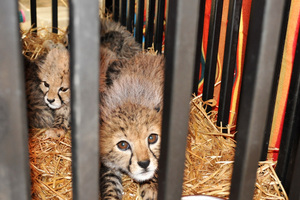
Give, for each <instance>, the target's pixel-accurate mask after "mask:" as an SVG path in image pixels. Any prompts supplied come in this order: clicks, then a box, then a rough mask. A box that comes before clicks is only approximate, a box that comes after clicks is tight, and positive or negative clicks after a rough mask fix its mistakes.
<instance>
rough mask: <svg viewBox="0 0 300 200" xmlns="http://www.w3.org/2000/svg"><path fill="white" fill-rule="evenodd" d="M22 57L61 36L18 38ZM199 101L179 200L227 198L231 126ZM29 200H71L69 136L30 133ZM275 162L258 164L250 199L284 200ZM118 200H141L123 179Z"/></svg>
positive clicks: (62, 39) (192, 115) (134, 185)
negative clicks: (201, 196) (182, 199)
mask: <svg viewBox="0 0 300 200" xmlns="http://www.w3.org/2000/svg"><path fill="white" fill-rule="evenodd" d="M22 38H23V54H25V55H26V56H27V57H28V58H30V59H31V60H34V59H35V58H37V57H38V56H39V55H42V54H43V53H45V49H44V48H43V46H42V44H43V42H44V41H45V40H53V41H54V42H61V43H64V42H65V36H64V35H59V36H57V35H56V34H52V33H49V32H47V31H46V32H45V33H44V34H43V35H39V36H37V35H36V34H35V33H33V32H32V31H29V32H26V33H23V37H22ZM214 104H215V103H214V101H209V102H205V103H203V102H202V100H201V98H200V97H195V98H194V99H192V100H191V102H190V107H191V110H190V121H189V134H188V143H187V149H186V161H185V173H184V183H183V195H184V196H187V195H198V194H205V195H212V196H217V197H222V198H225V199H228V197H229V191H230V180H231V175H232V167H233V162H234V150H235V146H236V142H235V140H234V135H235V133H232V131H231V130H233V129H234V127H227V129H228V131H226V132H228V133H223V132H222V129H221V128H219V127H217V126H216V115H217V112H215V111H212V112H210V113H208V114H207V113H206V111H205V107H206V106H207V105H210V106H214ZM29 153H30V168H31V182H32V199H54V200H55V199H59V200H62V199H72V173H71V136H70V131H69V132H68V134H66V136H65V137H63V138H60V139H53V138H52V139H51V138H47V137H46V136H45V129H42V130H38V129H32V130H30V134H29ZM275 164H276V163H275V162H272V161H266V162H260V163H259V166H258V170H257V182H256V185H255V197H254V199H256V200H260V199H288V197H287V195H286V193H285V191H284V189H283V187H282V185H281V183H280V181H279V179H278V177H277V175H276V173H275V171H274V167H275ZM123 185H124V197H123V199H125V200H127V199H141V198H140V197H139V195H138V194H139V186H138V184H137V183H136V182H135V181H133V180H132V179H130V178H129V177H127V176H125V175H124V177H123Z"/></svg>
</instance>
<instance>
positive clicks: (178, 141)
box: [158, 0, 200, 200]
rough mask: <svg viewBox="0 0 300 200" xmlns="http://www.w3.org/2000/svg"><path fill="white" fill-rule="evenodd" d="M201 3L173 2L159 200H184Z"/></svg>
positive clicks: (170, 21) (191, 0)
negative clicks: (187, 146) (184, 177)
mask: <svg viewBox="0 0 300 200" xmlns="http://www.w3.org/2000/svg"><path fill="white" fill-rule="evenodd" d="M199 3H200V2H199V1H198V0H190V1H189V3H186V2H185V1H181V0H173V1H170V2H169V14H168V15H169V16H168V19H169V20H168V24H167V32H166V51H165V58H166V71H165V92H164V112H163V125H162V141H161V155H160V159H159V175H158V181H159V185H158V187H159V190H158V199H164V200H174V199H180V197H181V193H182V182H183V171H184V160H185V147H186V137H187V133H188V119H189V101H190V97H191V92H192V78H193V72H194V66H195V63H194V57H195V53H196V43H195V42H194V41H196V37H197V24H198V22H197V20H198V12H199V9H198V8H199ZM187 21H188V22H189V23H186V22H187Z"/></svg>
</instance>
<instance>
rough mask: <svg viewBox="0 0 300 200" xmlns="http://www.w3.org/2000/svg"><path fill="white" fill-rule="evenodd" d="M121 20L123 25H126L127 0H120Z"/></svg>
mask: <svg viewBox="0 0 300 200" xmlns="http://www.w3.org/2000/svg"><path fill="white" fill-rule="evenodd" d="M119 1H120V2H119V6H120V9H119V12H120V14H119V17H120V18H119V21H120V23H121V25H122V26H126V5H127V0H119Z"/></svg>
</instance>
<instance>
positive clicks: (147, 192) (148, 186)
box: [140, 178, 157, 200]
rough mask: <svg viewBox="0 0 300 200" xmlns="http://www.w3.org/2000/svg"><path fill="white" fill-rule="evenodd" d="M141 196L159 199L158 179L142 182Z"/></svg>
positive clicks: (148, 199) (151, 199) (150, 199)
mask: <svg viewBox="0 0 300 200" xmlns="http://www.w3.org/2000/svg"><path fill="white" fill-rule="evenodd" d="M140 196H141V197H142V199H143V200H157V179H156V178H153V179H152V180H150V181H146V182H144V183H140Z"/></svg>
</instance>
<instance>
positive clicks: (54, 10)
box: [52, 0, 58, 33]
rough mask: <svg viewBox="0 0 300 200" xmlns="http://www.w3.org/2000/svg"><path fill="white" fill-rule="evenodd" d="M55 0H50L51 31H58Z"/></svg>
mask: <svg viewBox="0 0 300 200" xmlns="http://www.w3.org/2000/svg"><path fill="white" fill-rule="evenodd" d="M57 6H58V4H57V0H52V32H53V33H58V16H57V15H58V11H57V9H58V8H57Z"/></svg>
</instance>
